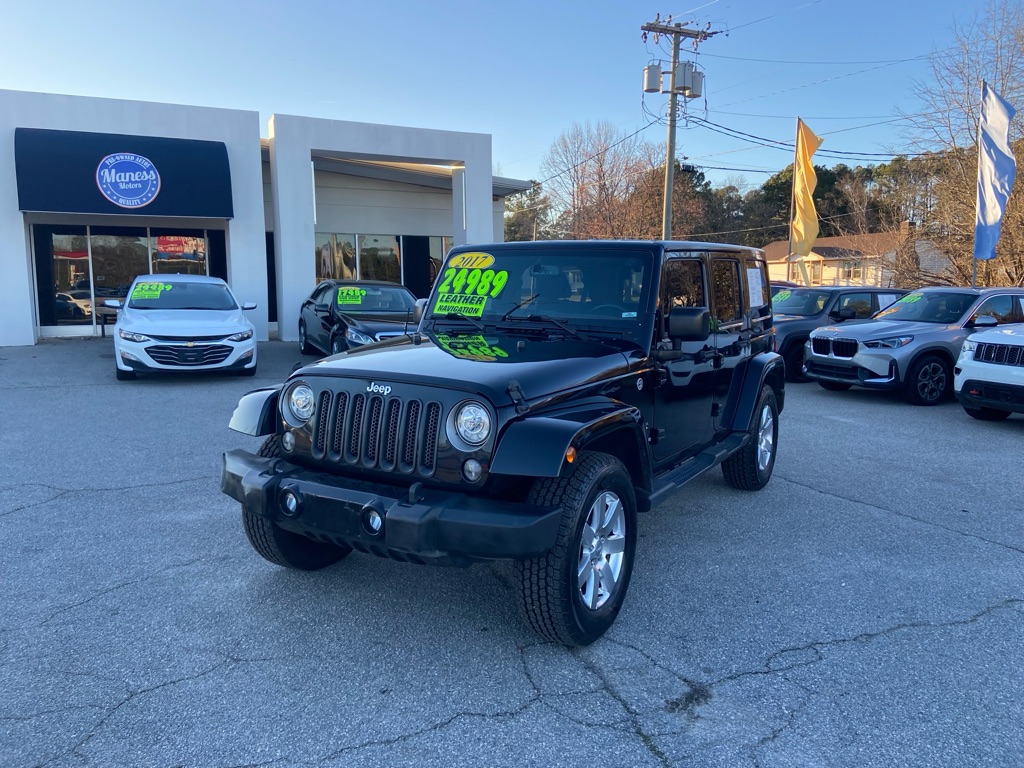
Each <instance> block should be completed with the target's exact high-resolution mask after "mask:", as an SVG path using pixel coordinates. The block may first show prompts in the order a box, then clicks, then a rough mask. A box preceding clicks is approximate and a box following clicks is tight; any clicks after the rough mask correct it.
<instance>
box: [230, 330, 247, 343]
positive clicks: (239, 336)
mask: <svg viewBox="0 0 1024 768" xmlns="http://www.w3.org/2000/svg"><path fill="white" fill-rule="evenodd" d="M251 338H252V331H242V332H241V333H234V334H232V335H231V336H228V341H246V340H248V339H251Z"/></svg>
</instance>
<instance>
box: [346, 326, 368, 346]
mask: <svg viewBox="0 0 1024 768" xmlns="http://www.w3.org/2000/svg"><path fill="white" fill-rule="evenodd" d="M345 338H346V339H348V340H349V341H351V342H352V343H353V344H373V339H371V338H370V337H369V336H367V335H366V334H365V333H362V332H361V331H357V330H356V329H355V328H349V329H348V330H347V331H345Z"/></svg>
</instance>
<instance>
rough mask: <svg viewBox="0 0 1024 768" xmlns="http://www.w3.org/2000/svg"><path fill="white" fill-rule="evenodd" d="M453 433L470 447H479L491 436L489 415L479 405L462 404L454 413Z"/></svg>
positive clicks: (471, 403) (472, 403) (474, 403)
mask: <svg viewBox="0 0 1024 768" xmlns="http://www.w3.org/2000/svg"><path fill="white" fill-rule="evenodd" d="M455 431H456V432H457V433H458V435H459V437H461V438H462V439H463V440H465V441H466V442H467V443H469V444H470V445H480V444H482V443H483V442H484V441H485V440H486V439H487V438H488V437H490V435H491V415H490V414H489V413H488V412H487V409H486V408H485V407H484V406H483V405H482V404H480V403H476V402H473V401H470V402H468V403H463V404H462V405H460V406H459V409H458V411H456V413H455Z"/></svg>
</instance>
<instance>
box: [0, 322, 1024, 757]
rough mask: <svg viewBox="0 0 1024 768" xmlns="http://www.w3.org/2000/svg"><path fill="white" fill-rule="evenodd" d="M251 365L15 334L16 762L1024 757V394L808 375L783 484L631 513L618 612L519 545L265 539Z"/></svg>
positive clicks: (8, 517)
mask: <svg viewBox="0 0 1024 768" xmlns="http://www.w3.org/2000/svg"><path fill="white" fill-rule="evenodd" d="M259 354H260V370H259V373H258V375H257V377H256V378H255V379H242V378H233V377H231V378H227V377H223V378H222V377H199V376H193V377H188V378H183V379H168V378H159V379H157V378H154V379H141V380H139V381H133V382H118V381H115V379H114V360H113V346H112V342H111V341H110V339H104V340H80V341H62V342H47V343H43V344H40V345H38V346H36V347H32V348H3V349H0V419H2V423H3V424H4V427H5V428H4V431H3V440H2V441H0V467H2V468H3V472H2V477H0V564H2V567H0V577H2V583H3V598H2V601H0V691H2V692H3V695H2V696H0V765H3V766H35V765H47V766H81V765H85V766H122V765H124V766H143V765H144V766H183V765H188V766H225V767H226V766H243V765H272V766H300V765H317V766H372V765H416V766H444V768H453V767H454V766H482V765H487V766H524V765H535V766H555V765H558V766H593V765H601V766H730V767H731V766H853V765H856V766H895V765H907V766H967V765H970V766H982V765H984V766H1019V765H1024V740H1022V739H1021V737H1020V734H1021V724H1022V723H1024V641H1022V639H1021V638H1022V636H1024V631H1022V630H1024V480H1022V476H1021V470H1020V467H1021V457H1022V455H1024V451H1022V446H1024V417H1021V416H1013V417H1011V418H1010V419H1009V420H1007V421H1005V422H1001V423H984V422H978V421H975V420H973V419H971V418H969V417H968V416H967V415H966V414H964V413H963V411H962V410H961V409H960V407H959V406H958V405H956V404H955V403H952V402H951V403H948V404H945V405H942V406H939V407H936V408H919V407H913V406H909V405H905V404H904V403H903V402H902V401H900V400H899V399H898V398H897V397H895V396H890V395H884V394H876V393H869V392H864V391H856V390H854V391H850V392H847V393H831V392H825V391H824V390H822V389H821V388H819V387H817V386H816V385H814V384H804V385H790V387H789V389H788V400H787V405H786V410H785V412H784V413H783V414H782V417H781V430H780V441H779V456H778V463H777V465H776V468H775V475H774V478H773V479H772V481H771V483H770V484H769V485H768V487H767V488H766V489H764V490H763V491H761V492H760V493H756V494H750V493H744V492H740V491H735V490H732V489H731V488H729V487H728V486H726V484H725V482H724V481H723V479H722V476H721V473H720V472H718V471H715V472H713V473H709V474H707V475H705V476H704V477H703V478H701V479H699V480H698V481H696V482H695V483H694V484H692V485H691V486H689V488H688V489H687V491H685V492H684V493H683V494H682V495H680V496H677V497H676V498H674V499H673V500H671V501H669V502H668V503H666V504H665V505H663V506H661V507H659V508H658V509H656V510H655V511H653V512H651V513H649V514H646V515H644V516H642V517H641V518H640V541H639V550H638V560H637V565H636V570H635V572H634V575H633V582H632V585H631V587H630V593H629V596H628V597H627V600H626V605H625V607H624V609H623V612H622V614H621V615H620V617H619V620H618V622H617V623H616V624H615V626H614V627H613V628H612V630H611V631H610V633H609V634H608V635H607V636H606V637H605V638H604V639H602V640H600V641H598V642H597V643H596V644H595V645H593V646H590V647H589V648H585V649H581V650H574V651H569V650H566V649H564V648H562V647H559V646H553V645H550V644H545V643H543V642H540V641H539V640H538V639H537V638H536V637H535V636H534V635H532V634H531V633H530V632H529V631H528V630H527V629H526V628H525V627H524V626H523V625H522V624H521V623H520V621H519V619H518V617H517V615H516V612H515V608H514V600H513V592H512V588H511V586H510V583H509V580H508V569H507V568H506V567H505V566H502V565H496V566H475V567H473V568H470V569H466V570H452V569H440V568H426V567H417V566H413V565H407V564H402V563H397V562H391V561H386V560H380V559H377V558H373V557H370V556H365V555H358V554H353V555H352V556H351V557H349V558H347V559H346V560H344V561H342V562H341V563H339V564H338V565H336V566H333V567H331V568H329V569H326V570H324V571H320V572H316V573H311V574H310V573H293V572H288V571H285V570H283V569H279V568H275V567H273V566H271V565H270V564H268V563H266V562H265V561H263V560H262V559H260V558H259V557H258V556H257V555H256V554H255V553H254V552H253V551H252V550H251V548H250V547H249V544H248V542H247V540H246V538H245V535H244V533H243V531H242V526H241V521H240V517H239V513H238V509H237V506H236V505H235V504H234V502H232V501H231V500H230V499H228V498H227V497H226V496H223V495H222V494H221V493H220V491H219V473H220V455H221V453H222V452H223V451H225V450H227V449H229V448H234V447H249V448H250V449H255V448H256V446H258V444H259V440H258V439H256V438H251V437H245V436H242V435H238V434H236V433H233V432H230V431H229V430H228V429H227V422H228V418H229V416H230V414H231V411H232V408H233V407H234V404H235V402H236V400H237V398H238V396H239V395H241V394H242V393H244V392H245V391H247V390H249V389H252V388H255V387H256V386H261V385H266V384H271V383H276V382H278V381H280V380H281V379H282V378H283V377H284V376H285V375H287V373H288V372H289V371H290V370H291V367H292V365H293V363H295V362H296V361H298V360H299V356H298V353H297V350H296V348H295V345H292V344H284V343H279V342H271V343H268V344H262V345H261V347H260V351H259Z"/></svg>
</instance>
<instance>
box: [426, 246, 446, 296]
mask: <svg viewBox="0 0 1024 768" xmlns="http://www.w3.org/2000/svg"><path fill="white" fill-rule="evenodd" d="M447 239H448V238H446V237H432V238H430V284H431V285H433V284H434V281H435V280H437V276H438V274H440V272H441V265H442V264H444V255H445V254H446V253H447V252H448V251H447V249H446V248H445V242H444V241H445V240H447Z"/></svg>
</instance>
